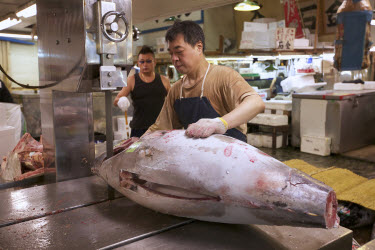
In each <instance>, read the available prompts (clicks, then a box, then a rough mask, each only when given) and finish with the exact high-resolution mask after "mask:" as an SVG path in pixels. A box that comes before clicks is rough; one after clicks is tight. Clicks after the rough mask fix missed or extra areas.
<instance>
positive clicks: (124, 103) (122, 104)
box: [117, 96, 130, 111]
mask: <svg viewBox="0 0 375 250" xmlns="http://www.w3.org/2000/svg"><path fill="white" fill-rule="evenodd" d="M117 106H118V107H119V108H120V109H121V110H122V111H126V110H128V108H129V107H130V102H129V99H128V98H127V97H126V96H122V97H121V98H120V99H119V100H118V103H117Z"/></svg>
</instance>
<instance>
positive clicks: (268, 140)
mask: <svg viewBox="0 0 375 250" xmlns="http://www.w3.org/2000/svg"><path fill="white" fill-rule="evenodd" d="M282 145H283V136H282V135H278V136H276V148H281V147H282ZM262 146H263V147H264V148H272V135H271V134H263V135H262Z"/></svg>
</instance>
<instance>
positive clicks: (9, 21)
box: [0, 17, 21, 30]
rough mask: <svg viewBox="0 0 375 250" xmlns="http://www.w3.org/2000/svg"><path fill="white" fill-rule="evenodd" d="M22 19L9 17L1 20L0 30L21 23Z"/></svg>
mask: <svg viewBox="0 0 375 250" xmlns="http://www.w3.org/2000/svg"><path fill="white" fill-rule="evenodd" d="M20 22H21V20H17V19H15V18H14V19H10V17H8V19H5V20H3V21H1V22H0V30H5V29H7V28H9V27H12V26H13V25H16V24H17V23H20Z"/></svg>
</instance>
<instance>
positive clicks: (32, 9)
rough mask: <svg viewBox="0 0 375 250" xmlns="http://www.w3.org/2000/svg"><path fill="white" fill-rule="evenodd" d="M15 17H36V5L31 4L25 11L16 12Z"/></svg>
mask: <svg viewBox="0 0 375 250" xmlns="http://www.w3.org/2000/svg"><path fill="white" fill-rule="evenodd" d="M16 15H17V16H18V17H24V18H28V17H32V16H35V15H36V4H33V5H31V6H29V7H27V8H26V9H23V10H21V11H18V12H17V13H16Z"/></svg>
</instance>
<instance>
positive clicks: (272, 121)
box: [250, 113, 288, 126]
mask: <svg viewBox="0 0 375 250" xmlns="http://www.w3.org/2000/svg"><path fill="white" fill-rule="evenodd" d="M250 122H251V123H256V124H261V125H271V126H281V125H288V116H287V115H272V114H264V113H261V114H258V115H257V116H256V117H254V118H253V119H252V120H251V121H250Z"/></svg>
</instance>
